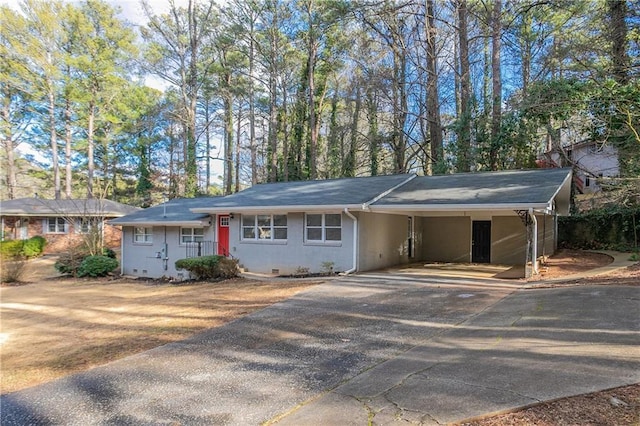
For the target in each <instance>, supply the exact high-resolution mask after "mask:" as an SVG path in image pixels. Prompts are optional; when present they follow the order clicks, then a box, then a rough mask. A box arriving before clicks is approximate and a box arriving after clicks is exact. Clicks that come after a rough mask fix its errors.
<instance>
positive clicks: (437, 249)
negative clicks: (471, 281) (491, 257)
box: [422, 216, 471, 262]
mask: <svg viewBox="0 0 640 426" xmlns="http://www.w3.org/2000/svg"><path fill="white" fill-rule="evenodd" d="M422 229H423V231H422V238H423V240H424V242H423V250H422V253H423V259H424V260H425V261H430V262H471V218H469V217H467V216H461V217H424V218H422Z"/></svg>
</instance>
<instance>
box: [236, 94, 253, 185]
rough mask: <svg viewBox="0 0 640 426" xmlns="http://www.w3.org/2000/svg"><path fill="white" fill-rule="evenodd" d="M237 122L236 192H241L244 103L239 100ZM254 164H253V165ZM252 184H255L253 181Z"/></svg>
mask: <svg viewBox="0 0 640 426" xmlns="http://www.w3.org/2000/svg"><path fill="white" fill-rule="evenodd" d="M236 120H237V122H236V155H235V157H236V158H235V160H236V167H235V169H236V170H235V172H236V173H235V176H234V181H235V186H234V188H235V192H240V140H241V139H240V138H241V136H242V103H241V102H238V117H237V119H236ZM252 166H253V165H252ZM252 185H255V184H254V183H253V182H252Z"/></svg>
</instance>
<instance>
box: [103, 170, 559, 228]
mask: <svg viewBox="0 0 640 426" xmlns="http://www.w3.org/2000/svg"><path fill="white" fill-rule="evenodd" d="M570 174H571V169H536V170H518V171H503V172H483V173H463V174H454V175H442V176H415V175H406V174H405V175H392V176H372V177H360V178H344V179H331V180H320V181H302V182H281V183H267V184H260V185H255V186H253V187H251V188H249V189H246V190H244V191H241V192H238V193H236V194H233V195H229V196H226V197H204V198H188V199H175V200H171V201H170V202H168V203H165V204H160V205H157V206H154V207H150V208H148V209H145V210H142V211H139V212H136V213H133V214H130V215H127V216H125V217H122V218H119V219H114V220H112V221H110V223H112V224H114V225H127V226H136V225H153V224H164V223H166V224H173V225H178V224H182V225H186V224H204V223H205V222H206V221H208V220H209V214H212V213H232V212H236V213H241V212H248V211H263V212H268V211H277V210H280V211H289V212H291V211H312V210H314V209H315V210H322V209H332V210H333V209H337V208H340V209H343V208H353V209H356V208H361V207H366V206H370V208H371V210H373V211H385V210H394V209H400V210H401V209H405V210H424V211H428V210H430V209H431V210H437V209H439V208H443V209H452V210H453V209H471V208H487V209H491V208H499V207H500V206H501V205H503V206H504V208H505V209H512V208H518V209H519V208H529V207H534V208H539V207H540V208H542V207H545V206H547V204H548V203H549V202H550V201H551V200H552V199H553V197H554V196H555V195H556V194H557V193H558V191H560V190H561V189H562V190H563V193H562V194H563V199H564V198H566V200H565V201H563V205H562V206H561V209H562V210H563V211H566V210H567V209H568V191H569V187H570V185H569V183H570V182H569V177H570ZM297 209H299V210H297Z"/></svg>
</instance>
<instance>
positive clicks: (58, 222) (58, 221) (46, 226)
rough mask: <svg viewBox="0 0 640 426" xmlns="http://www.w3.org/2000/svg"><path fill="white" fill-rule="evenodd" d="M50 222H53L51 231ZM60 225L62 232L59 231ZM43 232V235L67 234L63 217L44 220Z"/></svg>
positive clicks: (67, 228)
mask: <svg viewBox="0 0 640 426" xmlns="http://www.w3.org/2000/svg"><path fill="white" fill-rule="evenodd" d="M51 221H55V222H53V225H54V230H53V231H52V230H51V225H52V223H51ZM60 225H62V230H60ZM44 232H45V234H66V233H68V232H69V224H68V223H67V221H66V220H65V218H64V217H60V216H56V217H48V218H46V219H45V220H44Z"/></svg>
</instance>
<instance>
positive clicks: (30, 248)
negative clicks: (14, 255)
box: [22, 235, 47, 257]
mask: <svg viewBox="0 0 640 426" xmlns="http://www.w3.org/2000/svg"><path fill="white" fill-rule="evenodd" d="M46 244H47V240H45V239H44V237H41V236H40V235H36V236H35V237H31V238H29V239H28V240H26V241H25V242H24V244H23V246H22V253H23V254H24V255H25V256H26V257H36V256H40V255H41V254H42V252H43V251H44V246H45V245H46Z"/></svg>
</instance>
